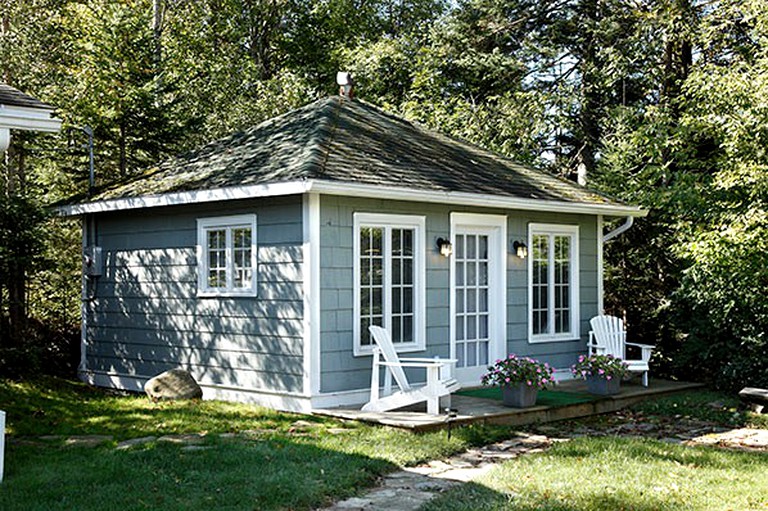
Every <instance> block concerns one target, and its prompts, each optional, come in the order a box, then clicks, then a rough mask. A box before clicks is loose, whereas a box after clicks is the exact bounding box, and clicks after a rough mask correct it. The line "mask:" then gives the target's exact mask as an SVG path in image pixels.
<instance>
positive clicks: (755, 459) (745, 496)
mask: <svg viewBox="0 0 768 511" xmlns="http://www.w3.org/2000/svg"><path fill="white" fill-rule="evenodd" d="M737 405H738V401H737V400H735V399H732V398H729V397H727V396H724V395H723V394H719V393H709V392H701V391H697V392H689V393H687V394H683V395H680V396H674V397H669V398H663V399H657V400H654V401H652V402H646V403H643V404H640V405H637V406H636V407H634V408H633V410H629V411H627V413H626V414H625V415H622V416H615V417H614V420H629V418H632V417H641V418H642V420H658V421H659V422H664V421H666V422H674V421H676V420H679V419H682V418H689V419H697V420H707V421H713V422H717V423H718V424H728V425H733V426H743V425H753V426H757V427H761V426H762V427H765V423H764V422H762V421H764V420H765V418H764V417H763V416H758V415H754V414H748V413H745V412H741V411H739V410H738V409H737ZM0 408H2V409H4V410H6V412H7V413H8V433H9V440H10V441H9V443H8V444H7V446H6V449H7V452H6V474H5V476H6V479H5V481H4V482H3V483H2V486H1V487H0V509H2V510H3V511H14V510H22V509H23V510H49V509H78V510H91V509H106V508H108V509H113V508H114V509H121V511H129V510H144V509H168V510H176V509H178V510H182V509H184V510H196V509H200V510H203V509H204V510H209V509H232V510H239V509H259V510H270V509H275V510H288V509H291V510H301V509H310V508H315V507H322V506H324V505H327V504H330V503H331V502H332V501H334V500H338V499H342V498H345V497H348V496H351V495H354V494H356V493H359V492H361V491H363V490H364V489H365V488H366V487H368V486H371V485H373V484H374V483H375V482H376V480H377V478H379V477H380V476H382V475H383V474H386V473H387V472H390V471H393V470H395V469H397V468H398V467H400V466H404V465H413V464H417V463H419V462H422V461H425V460H430V459H439V458H442V457H445V456H448V455H450V454H452V453H456V452H459V451H462V450H464V449H466V448H468V447H470V446H472V445H480V444H484V443H490V442H493V441H496V440H499V439H502V438H504V437H506V436H511V434H512V431H511V430H509V429H507V428H503V427H497V428H490V427H467V428H457V429H454V432H453V435H452V438H451V439H448V438H447V435H446V433H445V432H436V433H427V434H421V435H415V434H411V433H408V432H404V431H400V430H396V429H392V428H385V427H372V426H367V425H363V424H359V423H354V422H343V421H338V420H333V419H326V418H320V417H307V416H302V415H296V414H289V413H279V412H275V411H272V410H267V409H264V408H260V407H256V406H249V405H243V404H236V403H223V402H215V401H204V402H167V403H152V402H151V401H149V400H147V399H146V398H145V397H143V396H135V395H127V396H126V395H118V394H115V393H110V392H106V391H103V390H99V389H93V388H90V387H87V386H85V385H83V384H80V383H76V382H69V381H64V380H60V379H53V378H51V379H41V380H39V381H36V382H34V383H30V382H24V383H16V382H10V381H4V380H0ZM609 417H610V416H606V417H599V418H592V419H589V422H590V424H592V426H593V425H594V424H600V423H601V421H602V422H605V423H606V427H608V426H610V424H609V422H610V419H609ZM585 422H586V421H585ZM592 426H591V427H592ZM181 433H204V434H205V437H204V444H203V446H202V447H204V448H205V449H202V450H185V449H184V447H183V446H180V445H174V444H168V443H164V442H157V441H155V442H150V443H148V444H145V445H142V446H138V447H133V448H130V449H126V450H116V449H115V448H114V447H115V444H116V443H117V442H119V441H122V440H126V439H130V438H136V437H144V436H150V435H152V436H161V435H167V434H181ZM225 433H237V435H235V436H231V435H224V436H222V434H225ZM96 434H100V435H111V436H112V437H114V440H113V441H112V442H109V443H107V444H105V445H102V446H100V447H95V448H86V447H72V446H67V445H66V442H65V438H66V437H67V436H69V435H96ZM47 435H54V437H53V438H52V439H48V440H43V439H41V438H40V437H41V436H47ZM766 474H768V466H766V456H765V454H758V455H754V454H749V453H739V452H728V451H719V450H715V449H707V448H686V447H679V446H671V445H667V444H662V443H658V442H653V441H638V440H627V439H621V438H611V437H609V438H583V439H577V440H574V441H572V442H569V443H567V444H561V445H558V446H556V447H554V448H553V449H551V450H549V451H547V452H545V453H541V454H536V455H531V456H525V457H522V458H519V459H517V460H515V461H512V462H509V463H507V464H504V465H502V466H499V467H497V468H496V469H494V470H493V471H492V472H491V473H490V475H489V477H488V478H487V479H485V480H483V481H480V482H479V483H472V484H470V485H467V486H464V487H462V489H461V490H459V491H457V492H454V493H449V494H448V495H447V496H446V498H440V499H439V500H437V501H435V502H434V503H432V504H429V509H431V510H454V509H516V510H525V511H528V510H534V509H554V510H559V509H562V510H568V511H581V510H584V511H586V510H592V509H596V510H600V509H609V508H611V509H625V510H637V511H645V510H650V509H654V510H655V509H659V510H664V509H691V510H697V509H728V508H730V509H745V510H749V509H760V510H762V511H766V509H768V500H766V498H765V497H764V496H763V495H764V493H765V490H764V489H765V488H768V481H766ZM606 481H609V482H606ZM761 491H762V492H763V493H760V492H761ZM760 499H763V500H762V501H761V500H760ZM710 502H711V503H712V504H711V506H710V505H709V503H710ZM702 503H706V505H705V504H702ZM760 505H762V506H763V507H759V506H760ZM600 506H603V507H600ZM686 506H687V507H686ZM702 506H704V507H702ZM750 506H751V507H750Z"/></svg>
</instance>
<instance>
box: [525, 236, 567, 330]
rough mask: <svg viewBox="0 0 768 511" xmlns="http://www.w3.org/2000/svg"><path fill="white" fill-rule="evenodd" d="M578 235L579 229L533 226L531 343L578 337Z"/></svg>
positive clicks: (530, 268) (530, 292) (531, 239)
mask: <svg viewBox="0 0 768 511" xmlns="http://www.w3.org/2000/svg"><path fill="white" fill-rule="evenodd" d="M578 234H579V230H578V226H569V225H545V224H532V225H531V226H530V230H529V235H530V236H529V240H530V246H531V248H532V250H531V257H530V261H529V267H528V268H529V292H528V296H529V308H530V317H529V325H530V333H531V337H530V339H531V342H542V341H557V340H569V339H575V338H578V337H579V324H578V321H579V317H578V316H579V311H578V304H579V295H578V292H579V290H578Z"/></svg>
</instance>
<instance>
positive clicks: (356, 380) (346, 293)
mask: <svg viewBox="0 0 768 511" xmlns="http://www.w3.org/2000/svg"><path fill="white" fill-rule="evenodd" d="M320 210H321V219H320V240H321V250H320V265H321V283H320V284H321V304H322V306H321V307H322V312H321V322H320V328H321V369H322V371H321V391H322V392H339V391H346V390H355V389H365V388H368V387H369V386H370V369H371V357H370V356H361V357H355V356H353V354H352V349H353V338H352V335H353V334H352V324H353V320H354V318H353V304H352V299H353V298H352V297H353V290H352V286H353V273H352V263H353V261H352V258H353V248H352V243H353V214H354V213H355V212H375V213H388V214H407V215H423V216H425V217H426V233H425V239H426V243H427V247H426V286H427V289H426V301H427V307H426V308H427V313H426V314H427V317H426V326H427V336H426V340H427V349H426V351H424V352H417V353H409V354H408V355H410V356H428V357H432V356H435V355H437V356H441V357H448V356H449V354H450V339H449V336H450V327H449V325H450V321H451V318H450V303H449V299H450V275H449V268H450V260H449V259H448V258H445V257H443V256H441V255H439V254H438V252H437V250H436V248H435V242H436V240H437V238H438V237H447V236H449V235H450V214H451V213H452V212H461V213H480V214H491V215H506V216H507V222H508V223H507V240H506V243H507V252H508V253H507V260H506V265H507V349H508V351H509V352H514V353H518V354H522V355H532V356H536V357H537V358H540V359H542V360H543V361H547V362H549V363H550V364H553V365H555V366H556V367H563V368H564V367H567V366H569V365H570V364H572V363H573V362H574V361H575V359H576V357H577V356H578V354H579V353H583V352H584V351H585V346H586V345H585V343H586V336H587V331H588V321H589V318H591V317H592V316H594V315H595V314H596V312H597V292H596V290H597V255H596V251H597V241H596V236H597V234H596V225H597V219H596V217H594V216H589V215H570V214H568V215H566V214H552V213H535V212H527V211H512V210H500V209H492V208H471V207H470V208H467V207H462V208H460V209H457V208H453V207H450V206H448V205H440V204H427V203H412V202H400V201H388V200H375V199H358V198H349V197H337V196H322V197H321V209H320ZM532 222H535V223H562V224H570V225H578V226H579V237H580V239H579V245H580V251H581V255H580V293H581V307H580V314H581V324H582V330H581V338H580V339H579V340H578V341H567V342H552V343H540V344H529V343H528V337H527V329H528V319H527V314H528V288H527V281H528V275H527V261H523V260H520V259H519V258H518V257H517V256H515V255H514V254H513V253H511V250H512V248H511V246H512V242H513V241H514V240H525V239H526V238H527V235H528V224H529V223H532Z"/></svg>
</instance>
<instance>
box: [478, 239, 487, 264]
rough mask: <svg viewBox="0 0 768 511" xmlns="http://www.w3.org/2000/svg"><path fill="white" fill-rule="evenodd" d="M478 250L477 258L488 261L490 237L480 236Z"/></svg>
mask: <svg viewBox="0 0 768 511" xmlns="http://www.w3.org/2000/svg"><path fill="white" fill-rule="evenodd" d="M477 241H478V248H477V257H478V259H488V236H478V237H477Z"/></svg>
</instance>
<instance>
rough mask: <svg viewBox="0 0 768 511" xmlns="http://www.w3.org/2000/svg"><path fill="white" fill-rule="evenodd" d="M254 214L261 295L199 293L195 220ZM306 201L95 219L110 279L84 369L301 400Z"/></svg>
mask: <svg viewBox="0 0 768 511" xmlns="http://www.w3.org/2000/svg"><path fill="white" fill-rule="evenodd" d="M244 213H255V214H256V215H257V241H258V252H257V259H258V290H257V292H258V296H256V297H204V298H198V297H197V296H196V292H197V255H196V252H195V246H196V243H197V219H198V218H205V217H212V216H226V215H236V214H244ZM301 222H302V201H301V197H286V198H276V199H259V200H253V201H232V202H230V203H220V204H206V205H199V206H178V207H166V208H155V209H149V210H144V211H135V212H124V213H119V214H116V213H111V214H103V215H99V216H98V217H97V218H96V224H97V241H96V244H97V245H100V246H101V247H102V250H103V257H104V275H103V276H101V277H99V278H98V279H97V280H96V285H95V286H94V287H93V288H92V290H91V297H92V298H91V299H90V300H89V301H88V305H87V311H88V318H87V324H88V328H87V331H86V335H87V340H88V342H87V349H86V353H87V360H88V369H90V370H94V371H102V372H107V373H119V374H124V375H130V376H136V377H140V378H149V377H152V376H154V375H156V374H158V373H160V372H162V371H165V370H168V369H172V368H174V367H183V368H186V369H188V370H189V371H190V372H191V373H192V374H193V376H195V378H197V379H198V381H200V382H201V383H206V384H218V385H224V386H231V387H240V388H246V389H255V390H265V391H271V392H293V393H298V392H302V390H303V389H302V374H303V326H302V320H303V302H302V299H303V288H302V224H301Z"/></svg>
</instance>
